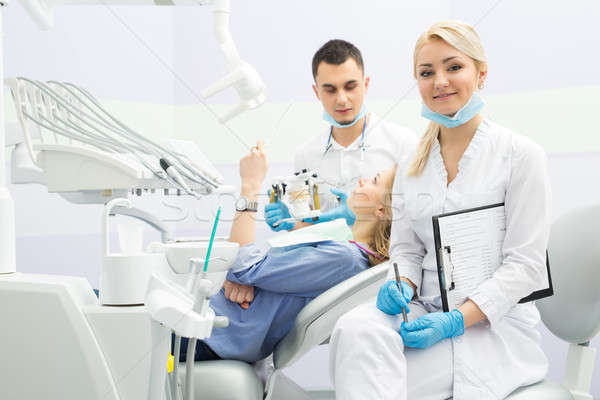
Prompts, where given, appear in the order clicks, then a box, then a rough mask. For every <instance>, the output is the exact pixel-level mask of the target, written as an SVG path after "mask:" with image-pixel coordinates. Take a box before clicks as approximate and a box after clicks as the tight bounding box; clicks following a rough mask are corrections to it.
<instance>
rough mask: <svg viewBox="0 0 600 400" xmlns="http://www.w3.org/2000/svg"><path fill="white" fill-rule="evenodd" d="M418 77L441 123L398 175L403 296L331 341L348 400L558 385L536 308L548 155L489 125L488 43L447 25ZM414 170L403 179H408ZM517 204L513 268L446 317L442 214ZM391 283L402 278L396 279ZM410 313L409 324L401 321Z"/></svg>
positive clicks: (363, 315) (486, 393)
mask: <svg viewBox="0 0 600 400" xmlns="http://www.w3.org/2000/svg"><path fill="white" fill-rule="evenodd" d="M414 73H415V78H416V79H417V82H418V86H419V91H420V94H421V97H422V100H423V111H422V114H423V116H424V117H425V118H428V119H430V120H431V122H430V124H429V127H428V128H427V130H426V132H425V134H424V136H423V138H422V140H421V142H420V144H419V147H418V149H417V153H416V155H415V158H414V160H413V161H412V164H411V165H410V166H409V168H408V173H407V174H404V175H402V174H398V175H397V176H396V182H395V189H394V203H393V209H394V214H395V215H394V219H393V224H392V240H391V245H390V259H391V261H395V262H396V263H397V264H398V267H399V270H400V275H401V286H402V289H403V293H404V294H402V293H401V292H400V291H399V290H398V287H397V285H396V282H395V281H392V280H390V281H388V282H387V283H385V284H384V285H383V286H382V287H381V289H380V291H379V294H378V297H377V302H376V304H364V305H362V306H359V307H357V308H355V309H354V310H352V311H350V312H349V313H348V314H346V315H344V316H343V317H342V318H340V320H339V321H338V323H337V324H336V326H335V328H334V331H333V334H332V338H331V341H330V352H331V354H330V355H331V358H330V360H331V375H332V379H333V381H334V384H335V389H336V396H337V398H338V399H343V400H353V399H360V400H365V399H394V400H401V399H406V398H410V399H419V400H423V399H447V398H450V397H454V399H458V400H463V399H503V398H505V397H506V396H507V395H508V394H510V393H511V392H512V391H513V390H515V389H516V388H518V387H520V386H524V385H528V384H531V383H534V382H537V381H539V380H541V379H543V377H544V376H545V374H546V371H547V360H546V357H545V355H544V353H543V351H542V349H541V347H540V334H539V333H538V331H537V330H536V327H535V326H536V324H537V323H538V322H539V320H540V317H539V313H538V311H537V309H536V308H535V305H534V304H533V303H525V304H518V301H519V299H521V298H523V297H525V296H527V295H529V294H530V293H531V292H533V291H534V290H535V289H536V286H537V285H538V283H539V282H540V281H541V279H542V278H543V277H544V276H545V275H544V274H545V257H546V256H545V250H546V245H547V241H548V233H549V227H550V186H549V179H548V173H547V168H546V157H545V154H544V151H543V150H542V148H541V147H540V146H538V145H537V144H535V143H534V142H532V141H531V140H529V139H527V138H525V137H523V136H520V135H518V134H516V133H514V132H512V131H510V130H508V129H506V128H504V127H502V126H500V125H498V124H496V123H495V122H493V121H491V120H489V119H487V118H485V117H484V116H483V115H482V114H481V109H482V107H483V102H482V100H481V98H480V97H479V94H478V89H481V88H482V87H483V85H484V81H485V79H486V76H487V62H486V58H485V54H484V50H483V47H482V45H481V42H480V39H479V37H478V35H477V33H476V32H475V31H474V30H473V28H471V27H470V26H469V25H467V24H465V23H462V22H458V21H445V22H439V23H436V24H434V25H433V26H431V27H430V28H429V29H428V30H427V31H426V32H424V33H423V34H422V35H421V36H420V37H419V39H418V41H417V44H416V47H415V51H414ZM399 170H400V171H403V169H402V168H400V169H399ZM501 202H504V203H505V212H506V236H505V239H504V243H503V248H502V256H503V261H502V263H501V266H500V267H499V268H498V269H497V270H496V271H495V273H494V274H493V276H492V277H491V278H490V279H488V280H487V281H485V282H483V283H482V284H481V285H480V286H479V287H478V288H477V289H476V290H474V291H473V292H472V293H471V294H470V295H469V296H468V299H467V300H466V302H465V303H464V304H462V305H461V306H460V307H458V308H457V309H454V310H452V311H450V312H442V310H441V308H442V307H441V300H440V290H439V283H438V278H437V268H436V261H435V250H434V239H433V231H432V222H431V217H432V215H436V214H440V213H445V212H451V211H456V210H461V209H467V208H471V207H477V206H482V205H489V204H495V203H501ZM388 276H389V277H390V278H391V277H392V276H393V274H390V275H388ZM405 306H406V307H407V308H408V309H409V311H410V313H409V314H408V316H409V322H408V323H402V318H401V317H400V316H399V315H398V314H400V313H401V311H402V308H403V307H405Z"/></svg>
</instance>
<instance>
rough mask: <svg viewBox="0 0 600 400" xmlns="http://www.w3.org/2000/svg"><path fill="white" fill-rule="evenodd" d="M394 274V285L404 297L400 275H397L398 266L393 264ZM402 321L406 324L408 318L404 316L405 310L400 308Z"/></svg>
mask: <svg viewBox="0 0 600 400" xmlns="http://www.w3.org/2000/svg"><path fill="white" fill-rule="evenodd" d="M393 265H394V274H396V284H397V285H398V289H400V293H402V296H403V297H404V289H402V285H401V284H400V274H399V273H398V264H396V263H394V264H393ZM402 319H404V322H408V317H407V316H406V308H404V307H402Z"/></svg>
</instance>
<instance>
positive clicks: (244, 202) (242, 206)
mask: <svg viewBox="0 0 600 400" xmlns="http://www.w3.org/2000/svg"><path fill="white" fill-rule="evenodd" d="M247 207H248V199H246V198H245V197H240V198H239V199H237V200H236V201H235V209H236V210H237V211H244V210H246V208H247Z"/></svg>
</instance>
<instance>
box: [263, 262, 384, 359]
mask: <svg viewBox="0 0 600 400" xmlns="http://www.w3.org/2000/svg"><path fill="white" fill-rule="evenodd" d="M388 265H389V264H388V263H387V262H384V263H381V264H379V265H376V266H374V267H372V268H369V269H368V270H366V271H363V272H361V273H360V274H357V275H355V276H353V277H352V278H349V279H346V280H345V281H344V282H341V283H339V284H337V285H336V286H334V287H332V288H331V289H329V290H327V291H326V292H324V293H322V294H321V295H320V296H318V297H316V298H315V299H314V300H312V301H311V302H310V303H308V304H307V305H306V306H305V307H304V308H303V309H302V310H301V311H300V313H299V314H298V316H297V317H296V321H295V322H294V326H293V327H292V329H291V330H290V331H289V332H288V334H287V335H286V336H285V337H284V338H283V339H282V340H281V341H280V342H279V343H278V344H277V347H276V348H275V351H274V352H273V361H274V364H275V368H276V369H280V368H283V367H286V366H288V365H290V364H292V363H293V362H294V361H296V360H297V359H299V358H300V357H301V356H302V355H304V354H305V353H306V352H308V351H309V350H310V349H312V348H313V347H316V346H318V345H320V344H323V343H325V342H326V341H327V340H328V339H329V336H330V335H331V331H332V330H333V327H334V325H335V323H336V322H337V320H338V318H339V317H341V316H342V315H343V314H345V313H346V312H348V311H349V310H351V309H352V308H354V307H356V306H357V305H359V304H362V303H364V302H365V301H367V300H369V299H371V298H374V297H375V296H376V295H377V292H378V290H379V287H380V286H381V285H382V283H383V281H384V280H385V278H386V276H387V272H388Z"/></svg>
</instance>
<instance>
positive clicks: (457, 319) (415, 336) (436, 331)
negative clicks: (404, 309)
mask: <svg viewBox="0 0 600 400" xmlns="http://www.w3.org/2000/svg"><path fill="white" fill-rule="evenodd" d="M464 332H465V322H464V319H463V315H462V313H461V312H460V311H458V310H452V311H450V312H434V313H430V314H426V315H423V316H422V317H419V318H417V319H416V320H414V321H411V322H406V323H403V324H402V326H401V327H400V336H402V340H404V345H405V346H407V347H416V348H419V349H426V348H427V347H429V346H432V345H434V344H435V343H437V342H439V341H440V340H442V339H446V338H451V337H455V336H460V335H462V334H463V333H464Z"/></svg>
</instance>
